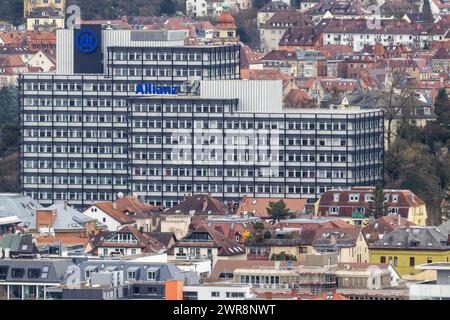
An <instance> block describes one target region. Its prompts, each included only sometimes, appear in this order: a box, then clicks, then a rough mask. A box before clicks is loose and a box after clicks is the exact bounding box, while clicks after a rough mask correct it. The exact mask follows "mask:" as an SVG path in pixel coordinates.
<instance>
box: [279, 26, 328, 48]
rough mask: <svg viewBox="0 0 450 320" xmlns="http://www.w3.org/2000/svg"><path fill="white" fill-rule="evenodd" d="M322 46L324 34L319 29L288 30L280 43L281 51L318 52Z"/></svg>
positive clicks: (301, 28) (310, 27) (297, 28)
mask: <svg viewBox="0 0 450 320" xmlns="http://www.w3.org/2000/svg"><path fill="white" fill-rule="evenodd" d="M321 46H322V32H321V31H320V28H317V27H315V26H314V27H312V26H308V27H294V28H290V29H288V30H286V32H285V33H284V34H283V36H282V37H281V39H280V41H279V42H278V48H279V49H280V50H287V51H305V50H317V49H319V48H320V47H321Z"/></svg>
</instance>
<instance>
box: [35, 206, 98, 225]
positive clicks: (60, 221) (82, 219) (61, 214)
mask: <svg viewBox="0 0 450 320" xmlns="http://www.w3.org/2000/svg"><path fill="white" fill-rule="evenodd" d="M42 210H55V211H56V216H55V220H54V221H53V226H52V227H53V229H54V230H55V232H58V231H76V230H84V225H85V224H86V223H88V222H91V221H94V220H95V219H93V218H91V217H89V216H88V215H85V214H84V213H81V212H80V211H78V210H76V209H74V208H72V207H71V206H68V205H66V204H64V203H57V204H53V205H51V206H50V207H47V208H43V209H42Z"/></svg>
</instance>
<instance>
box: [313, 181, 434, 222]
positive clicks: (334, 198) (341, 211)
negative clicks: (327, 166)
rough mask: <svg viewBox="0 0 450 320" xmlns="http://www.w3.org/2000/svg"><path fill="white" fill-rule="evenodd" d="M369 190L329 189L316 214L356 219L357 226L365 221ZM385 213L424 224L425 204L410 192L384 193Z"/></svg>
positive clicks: (321, 198) (369, 200)
mask: <svg viewBox="0 0 450 320" xmlns="http://www.w3.org/2000/svg"><path fill="white" fill-rule="evenodd" d="M374 190H375V188H373V187H353V188H351V189H348V190H329V191H327V192H325V193H324V194H323V195H322V196H321V197H320V200H319V201H318V203H317V211H316V213H317V214H318V215H321V216H336V217H339V218H341V219H358V220H360V223H362V222H363V221H366V220H367V219H368V218H369V204H370V203H371V202H372V201H373V200H372V199H373V193H374ZM384 193H385V198H386V199H385V200H386V205H387V207H388V213H389V214H391V215H394V214H395V215H397V214H398V215H400V216H401V217H402V218H404V219H408V221H410V222H412V223H414V224H416V225H419V226H420V225H422V226H423V225H426V221H427V211H426V207H425V202H424V201H423V200H422V199H420V198H419V197H418V196H417V195H416V194H414V193H413V192H412V191H411V190H384Z"/></svg>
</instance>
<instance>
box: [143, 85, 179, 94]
mask: <svg viewBox="0 0 450 320" xmlns="http://www.w3.org/2000/svg"><path fill="white" fill-rule="evenodd" d="M135 94H143V95H145V94H169V95H177V94H178V87H176V86H157V85H155V84H152V83H143V84H138V85H136V92H135Z"/></svg>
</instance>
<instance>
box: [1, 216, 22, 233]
mask: <svg viewBox="0 0 450 320" xmlns="http://www.w3.org/2000/svg"><path fill="white" fill-rule="evenodd" d="M22 222H23V220H22V219H20V218H19V217H17V216H4V217H3V216H2V217H0V236H1V235H3V234H5V233H9V234H14V233H15V230H17V229H18V225H19V224H20V223H22Z"/></svg>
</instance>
